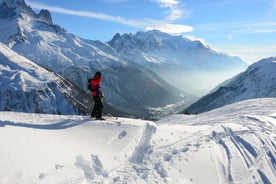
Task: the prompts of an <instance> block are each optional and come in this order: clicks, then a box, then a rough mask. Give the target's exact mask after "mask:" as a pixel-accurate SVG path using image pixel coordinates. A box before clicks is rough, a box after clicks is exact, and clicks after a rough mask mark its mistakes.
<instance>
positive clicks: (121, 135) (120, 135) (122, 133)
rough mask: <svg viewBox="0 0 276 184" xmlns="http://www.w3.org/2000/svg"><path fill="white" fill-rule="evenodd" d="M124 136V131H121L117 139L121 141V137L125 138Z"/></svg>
mask: <svg viewBox="0 0 276 184" xmlns="http://www.w3.org/2000/svg"><path fill="white" fill-rule="evenodd" d="M126 134H127V132H126V131H122V132H121V133H120V134H119V135H118V138H119V139H122V138H123V137H125V136H126Z"/></svg>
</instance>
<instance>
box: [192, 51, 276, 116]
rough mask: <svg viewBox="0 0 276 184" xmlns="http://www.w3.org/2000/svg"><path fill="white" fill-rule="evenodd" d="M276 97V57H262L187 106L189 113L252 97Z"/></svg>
mask: <svg viewBox="0 0 276 184" xmlns="http://www.w3.org/2000/svg"><path fill="white" fill-rule="evenodd" d="M267 97H276V57H270V58H266V59H262V60H260V61H258V62H257V63H254V64H252V65H251V66H249V67H248V69H247V70H246V71H245V72H242V73H240V74H239V75H237V76H235V77H233V78H232V79H229V80H227V81H225V82H224V83H222V84H221V85H219V86H218V87H217V88H216V89H214V90H213V91H212V92H211V93H210V94H208V95H206V96H204V97H202V98H201V99H199V100H198V101H197V102H196V103H194V104H192V105H191V106H190V107H188V108H187V111H188V112H189V113H200V112H205V111H209V110H212V109H215V108H218V107H221V106H224V105H227V104H231V103H234V102H238V101H241V100H245V99H251V98H267Z"/></svg>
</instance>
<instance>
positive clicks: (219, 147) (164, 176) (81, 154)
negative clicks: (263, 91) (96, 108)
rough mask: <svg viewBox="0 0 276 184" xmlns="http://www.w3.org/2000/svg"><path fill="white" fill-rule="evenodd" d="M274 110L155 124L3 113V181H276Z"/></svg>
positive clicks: (262, 107) (248, 104) (231, 110)
mask: <svg viewBox="0 0 276 184" xmlns="http://www.w3.org/2000/svg"><path fill="white" fill-rule="evenodd" d="M275 106H276V98H263V99H254V100H247V101H243V102H239V103H235V104H232V105H228V106H225V107H222V108H220V109H216V110H213V111H210V112H207V113H202V114H199V115H191V116H188V115H172V116H168V117H165V118H163V119H162V120H160V121H158V122H150V121H144V120H138V119H128V118H115V117H106V119H107V120H105V121H94V120H92V119H90V118H88V117H85V116H72V115H71V116H65V115H45V114H44V115H42V114H28V113H15V112H0V148H1V149H0V163H1V167H0V183H1V184H15V183H20V184H55V183H64V184H69V183H70V184H71V183H75V184H77V183H78V184H89V183H181V184H182V183H204V184H206V183H212V184H215V183H243V184H244V183H276V172H275V169H276V143H275V141H276V131H275V127H276V109H275Z"/></svg>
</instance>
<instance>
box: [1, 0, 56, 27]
mask: <svg viewBox="0 0 276 184" xmlns="http://www.w3.org/2000/svg"><path fill="white" fill-rule="evenodd" d="M22 14H27V15H28V16H31V17H33V18H35V19H37V20H39V21H42V22H46V23H48V24H52V17H51V14H50V12H49V11H48V10H45V9H43V10H41V11H40V13H39V14H36V13H35V12H34V11H33V10H32V8H31V7H30V6H28V5H27V4H26V3H25V1H24V0H0V18H16V17H22Z"/></svg>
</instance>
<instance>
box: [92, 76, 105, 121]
mask: <svg viewBox="0 0 276 184" xmlns="http://www.w3.org/2000/svg"><path fill="white" fill-rule="evenodd" d="M101 79H102V74H101V72H99V71H97V72H96V73H95V75H94V77H93V79H92V80H91V89H92V96H93V99H94V107H93V109H92V112H91V117H95V118H96V119H97V120H104V119H103V118H102V109H103V90H102V88H101Z"/></svg>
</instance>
